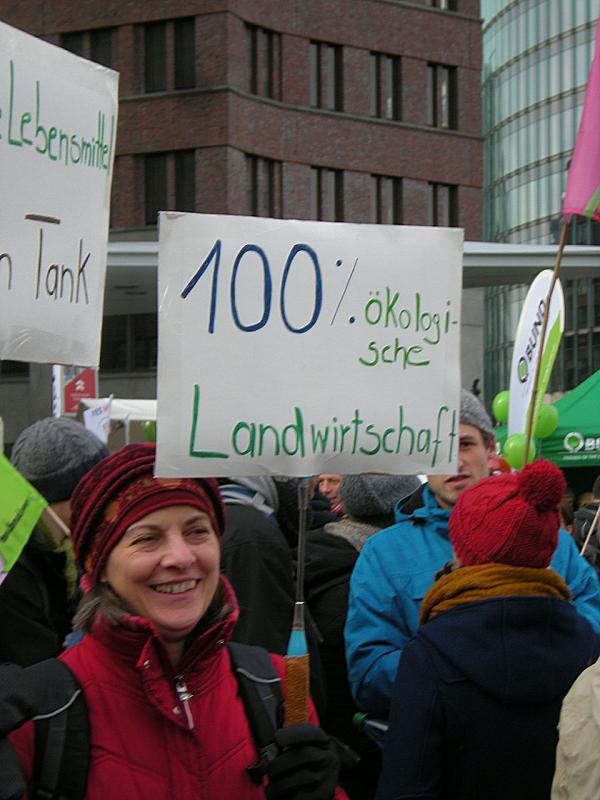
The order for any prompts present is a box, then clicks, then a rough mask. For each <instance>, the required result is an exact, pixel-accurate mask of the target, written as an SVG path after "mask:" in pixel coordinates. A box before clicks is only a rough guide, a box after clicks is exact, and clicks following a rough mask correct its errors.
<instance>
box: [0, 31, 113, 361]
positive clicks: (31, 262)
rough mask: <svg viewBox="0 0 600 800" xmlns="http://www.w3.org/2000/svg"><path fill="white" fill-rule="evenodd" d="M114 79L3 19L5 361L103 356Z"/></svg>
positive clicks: (0, 301) (0, 233)
mask: <svg viewBox="0 0 600 800" xmlns="http://www.w3.org/2000/svg"><path fill="white" fill-rule="evenodd" d="M117 83H118V75H117V73H116V72H113V71H112V70H109V69H106V68H105V67H101V66H99V65H98V64H93V63H92V62H90V61H85V60H84V59H82V58H78V57H77V56H74V55H73V54H72V53H68V52H66V51H65V50H61V49H60V48H58V47H54V46H53V45H50V44H47V43H46V42H43V41H41V40H40V39H36V38H35V37H33V36H29V35H28V34H25V33H22V32H21V31H18V30H16V29H14V28H11V27H9V26H8V25H4V24H2V23H0V172H1V174H2V183H3V186H4V201H3V203H2V206H1V209H0V359H14V360H17V361H37V362H48V363H62V364H79V365H81V366H97V364H98V358H99V352H100V329H101V324H102V306H103V297H104V277H105V272H106V243H107V238H108V218H109V203H110V186H111V179H112V167H113V161H114V149H115V137H116V131H117Z"/></svg>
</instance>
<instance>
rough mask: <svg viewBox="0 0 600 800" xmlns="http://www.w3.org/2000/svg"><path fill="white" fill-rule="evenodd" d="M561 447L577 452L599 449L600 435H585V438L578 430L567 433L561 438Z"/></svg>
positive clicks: (570, 451)
mask: <svg viewBox="0 0 600 800" xmlns="http://www.w3.org/2000/svg"><path fill="white" fill-rule="evenodd" d="M563 447H564V448H565V450H568V451H569V453H579V452H580V451H581V450H585V451H586V452H587V453H590V452H595V451H598V450H600V436H586V437H585V438H584V437H583V435H582V434H581V433H579V432H578V431H571V433H567V435H566V436H565V438H564V439H563Z"/></svg>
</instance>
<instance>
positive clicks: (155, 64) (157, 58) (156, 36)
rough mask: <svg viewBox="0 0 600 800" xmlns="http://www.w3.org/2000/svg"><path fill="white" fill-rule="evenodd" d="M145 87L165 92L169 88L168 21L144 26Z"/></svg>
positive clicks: (148, 89)
mask: <svg viewBox="0 0 600 800" xmlns="http://www.w3.org/2000/svg"><path fill="white" fill-rule="evenodd" d="M144 88H145V90H146V91H147V92H164V91H165V90H166V88H167V23H166V22H150V23H148V24H147V25H145V26H144Z"/></svg>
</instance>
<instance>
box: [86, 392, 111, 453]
mask: <svg viewBox="0 0 600 800" xmlns="http://www.w3.org/2000/svg"><path fill="white" fill-rule="evenodd" d="M112 399H113V396H112V394H111V395H110V396H109V398H108V400H106V402H103V403H102V404H101V405H99V406H94V407H93V408H87V409H86V410H85V411H84V412H83V424H84V425H85V427H86V428H87V429H88V431H91V432H92V433H93V434H95V435H96V436H97V437H98V438H99V439H100V441H101V442H104V444H108V435H109V433H110V407H111V405H112Z"/></svg>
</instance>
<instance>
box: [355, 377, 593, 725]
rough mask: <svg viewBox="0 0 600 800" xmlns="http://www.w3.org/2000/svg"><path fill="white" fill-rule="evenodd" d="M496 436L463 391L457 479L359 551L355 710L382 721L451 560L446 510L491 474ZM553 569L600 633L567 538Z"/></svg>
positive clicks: (408, 501)
mask: <svg viewBox="0 0 600 800" xmlns="http://www.w3.org/2000/svg"><path fill="white" fill-rule="evenodd" d="M494 452H495V446H494V429H493V427H492V423H491V421H490V419H489V417H488V415H487V413H486V411H485V409H484V408H483V406H482V405H481V403H480V402H479V401H478V400H477V398H475V397H474V396H473V395H472V394H470V393H469V392H467V391H465V390H464V389H463V390H462V394H461V404H460V424H459V452H458V472H457V473H456V474H455V475H430V476H428V483H427V484H425V485H423V486H422V487H420V488H419V489H418V490H417V491H416V492H415V493H414V494H412V495H410V496H409V497H407V498H405V499H404V500H400V501H399V503H398V504H397V506H396V510H395V516H396V524H395V525H392V526H391V527H389V528H386V529H384V530H382V531H380V532H379V533H377V534H375V535H374V536H372V537H371V538H370V539H369V540H368V541H367V542H366V544H365V546H364V547H363V549H362V551H361V554H360V556H359V558H358V561H357V563H356V566H355V568H354V572H353V573H352V578H351V581H350V598H349V606H348V617H347V621H346V629H345V638H346V657H347V662H348V675H349V680H350V688H351V690H352V694H353V695H354V699H355V701H356V704H357V706H358V707H359V708H362V709H363V710H364V711H367V712H369V713H371V714H375V715H378V716H384V717H387V715H388V711H389V705H390V699H391V696H392V690H393V686H394V679H395V677H396V671H397V669H398V662H399V660H400V655H401V653H402V650H403V648H404V646H405V645H406V643H407V642H408V640H409V639H410V638H411V637H412V636H413V634H414V633H415V631H416V629H417V626H418V618H419V606H420V603H421V600H422V599H423V596H424V595H425V593H426V592H427V590H428V589H429V588H430V586H431V585H432V583H433V582H434V580H435V576H436V573H437V572H438V571H439V570H440V569H442V568H443V567H444V565H445V564H446V563H447V562H448V561H450V560H451V559H452V555H453V554H452V545H451V544H450V539H449V536H448V519H449V517H450V509H451V508H452V507H453V506H454V504H455V502H456V500H457V498H458V497H459V495H460V494H461V492H463V491H464V490H465V489H467V488H468V487H469V486H472V485H473V484H474V483H477V481H479V480H481V479H482V478H484V477H487V475H488V458H489V457H490V456H491V455H493V453H494ZM551 567H552V568H553V569H554V570H556V572H558V573H559V575H561V576H562V577H563V578H564V580H565V582H566V583H567V585H568V587H569V589H570V590H571V594H572V599H571V602H572V603H573V605H574V606H575V608H576V609H577V611H578V612H579V613H580V614H582V615H583V616H584V617H586V618H587V619H588V620H589V621H590V623H591V624H592V626H593V627H594V629H595V630H596V631H598V632H600V584H599V583H598V578H597V577H596V574H595V572H594V570H593V569H592V568H591V567H590V566H589V564H588V563H587V562H586V560H585V559H584V558H582V557H581V556H580V555H579V553H578V551H577V547H576V546H575V544H574V542H573V540H572V538H571V537H570V536H569V534H568V533H567V532H566V531H563V530H561V531H560V534H559V540H558V547H557V548H556V552H555V554H554V557H553V559H552V563H551Z"/></svg>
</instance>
